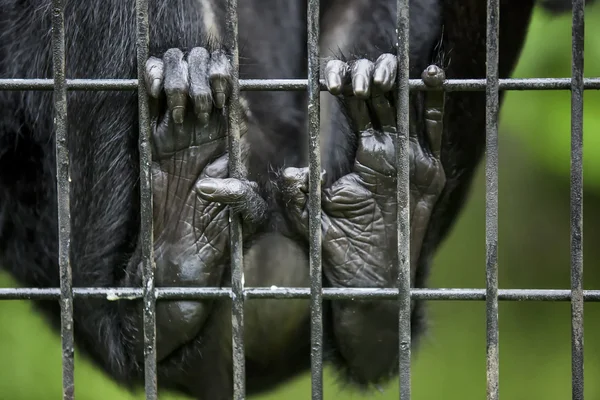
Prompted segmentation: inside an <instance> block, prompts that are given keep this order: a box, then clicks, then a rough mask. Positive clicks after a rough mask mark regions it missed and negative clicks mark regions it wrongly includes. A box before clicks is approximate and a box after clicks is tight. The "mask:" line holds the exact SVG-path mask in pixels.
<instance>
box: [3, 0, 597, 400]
mask: <svg viewBox="0 0 600 400" xmlns="http://www.w3.org/2000/svg"><path fill="white" fill-rule="evenodd" d="M413 1H415V0H413ZM397 5H398V8H397V25H398V37H397V50H398V52H397V54H398V74H397V76H398V87H397V90H398V99H399V101H398V109H397V116H398V125H397V132H398V137H397V141H396V161H397V166H398V169H397V170H398V191H397V196H398V197H397V201H398V204H399V207H398V216H397V223H398V227H397V228H398V251H397V254H398V262H399V267H400V268H399V271H400V273H399V277H398V288H397V289H342V288H322V280H321V274H322V272H321V271H322V266H321V227H320V220H321V208H320V201H321V200H320V199H321V185H320V171H321V160H320V148H319V122H320V102H319V95H320V92H321V90H324V89H325V85H324V83H323V81H321V80H320V71H319V69H320V63H319V0H309V2H308V10H307V11H308V43H307V46H308V47H307V49H308V56H309V57H308V72H309V76H308V79H306V80H304V79H276V80H260V79H249V80H241V81H240V80H239V79H238V77H239V69H238V68H239V62H238V57H239V52H238V40H237V38H238V26H237V22H238V20H237V0H227V41H228V42H227V44H228V47H229V48H230V49H231V50H232V58H231V61H232V66H233V74H234V75H233V77H234V80H233V82H234V85H233V92H232V95H231V98H230V101H229V104H228V105H227V111H228V115H229V117H228V127H229V128H228V129H229V137H230V141H229V154H230V157H229V160H230V171H231V173H232V176H233V177H236V178H241V177H242V176H241V161H240V158H241V157H240V132H239V125H238V121H239V109H238V108H237V107H236V106H235V105H236V104H237V101H238V99H239V92H240V90H244V91H252V90H271V91H283V90H295V91H300V90H308V94H309V106H308V116H309V118H308V121H309V123H308V132H309V165H310V175H309V188H310V190H309V216H310V221H309V229H310V234H311V239H310V272H311V287H310V289H308V288H307V289H305V288H277V289H271V288H248V289H245V288H244V287H243V269H242V267H243V258H242V240H241V224H240V221H239V219H238V217H237V216H233V218H232V219H231V221H232V222H231V226H230V232H231V251H232V256H231V260H232V287H231V290H229V289H221V288H206V287H203V288H189V287H188V288H155V287H154V268H155V265H154V254H153V235H152V232H153V229H152V188H151V175H150V166H151V152H150V120H149V110H148V103H147V100H148V99H147V94H146V90H145V87H144V85H143V82H142V79H141V77H142V76H143V68H144V65H145V63H146V60H147V59H148V48H149V35H148V21H149V20H148V0H136V12H137V62H138V79H123V80H120V79H110V80H107V79H104V80H94V79H71V80H69V79H66V78H65V65H66V64H65V63H66V61H65V27H64V0H54V1H53V11H52V12H53V14H52V54H53V64H54V67H53V76H54V79H29V80H26V79H0V90H53V91H54V121H55V122H54V132H55V140H56V170H57V200H58V229H59V232H58V235H59V260H58V262H59V267H60V288H57V289H36V288H14V289H13V288H5V289H0V299H2V300H7V299H13V300H14V299H36V300H42V299H43V300H58V301H60V305H61V313H62V318H61V338H62V365H63V399H73V398H74V391H75V386H74V336H73V299H74V298H84V297H85V298H107V299H111V300H125V299H126V298H127V299H140V298H141V299H143V304H144V307H143V313H144V357H145V391H146V398H147V399H152V400H154V399H157V398H158V391H157V387H158V383H157V373H156V372H157V364H156V323H155V322H156V321H155V315H156V314H155V307H156V300H162V299H170V300H194V299H206V298H231V299H232V327H233V330H232V341H233V343H232V345H233V380H234V382H233V388H234V399H235V400H242V399H244V398H245V361H244V342H243V337H244V315H243V310H244V300H245V299H246V298H263V299H266V298H271V299H284V298H288V299H289V298H303V299H310V300H311V302H310V304H311V332H312V333H311V382H312V398H313V399H322V398H323V315H322V301H323V300H333V299H350V298H352V299H371V300H374V299H380V300H393V299H396V300H397V301H399V304H400V312H399V316H398V317H399V327H398V329H399V360H398V362H399V371H400V374H399V380H400V399H401V400H408V399H410V395H411V389H410V379H411V378H410V377H411V375H410V359H411V350H410V348H411V337H410V329H411V326H410V310H411V299H420V300H476V301H482V300H485V301H486V315H487V318H486V332H487V336H486V337H487V340H486V344H487V346H486V349H487V370H486V371H487V399H488V400H497V399H498V398H499V368H498V367H499V348H498V336H499V328H498V300H505V301H522V300H529V301H533V300H538V301H539V300H546V301H570V302H571V321H572V335H571V343H572V398H573V399H575V400H580V399H583V393H584V391H583V389H584V384H583V306H584V301H600V290H583V93H584V90H585V89H600V78H594V79H584V77H583V76H584V74H583V64H584V63H583V61H584V58H583V49H584V0H573V21H572V77H571V78H570V79H569V78H565V79H538V78H535V79H502V80H501V79H499V77H498V58H499V46H498V44H499V38H498V33H499V18H500V17H501V16H500V7H499V0H487V6H488V7H487V9H488V10H487V12H488V17H487V73H486V79H466V80H447V81H446V82H445V83H444V86H443V87H444V90H445V91H447V92H450V91H482V90H485V91H486V149H487V154H486V164H485V174H486V266H485V267H486V289H467V288H465V289H460V288H456V289H410V252H409V245H410V232H409V226H410V224H409V222H410V221H409V213H408V210H409V208H408V203H409V194H408V193H409V192H408V188H409V174H408V171H409V165H408V149H409V148H408V136H409V121H408V107H409V92H410V91H411V90H431V89H428V88H427V87H426V86H425V85H424V84H423V82H422V81H421V80H420V79H409V70H408V65H409V58H408V55H409V52H408V49H409V41H408V36H409V35H408V34H409V26H410V21H409V12H408V10H409V0H398V3H397ZM568 89H570V90H571V290H554V289H548V290H544V289H498V253H497V249H498V111H499V101H498V99H499V96H498V92H499V90H568ZM68 90H98V91H100V90H137V91H138V98H139V124H140V132H139V134H140V135H139V150H140V196H141V198H140V200H141V235H142V237H141V238H142V245H143V287H142V288H73V287H72V274H71V264H70V256H69V253H70V236H71V229H70V222H71V221H70V203H69V196H70V183H69V182H70V178H69V168H70V164H69V153H68V147H67V91H68Z"/></svg>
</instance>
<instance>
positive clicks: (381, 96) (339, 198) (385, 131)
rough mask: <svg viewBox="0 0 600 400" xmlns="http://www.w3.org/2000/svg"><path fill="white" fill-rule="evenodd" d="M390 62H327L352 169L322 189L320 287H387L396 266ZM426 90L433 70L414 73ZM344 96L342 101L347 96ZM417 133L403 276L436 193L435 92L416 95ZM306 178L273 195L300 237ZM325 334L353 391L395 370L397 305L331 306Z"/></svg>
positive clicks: (439, 109)
mask: <svg viewBox="0 0 600 400" xmlns="http://www.w3.org/2000/svg"><path fill="white" fill-rule="evenodd" d="M395 70H396V58H395V57H394V56H393V55H390V54H384V55H382V56H380V57H379V58H378V59H377V60H376V61H375V62H371V61H369V60H357V61H355V62H351V63H344V62H340V61H336V60H334V61H331V62H330V63H329V64H328V66H327V67H326V69H325V71H326V73H325V76H326V82H327V85H328V88H329V90H330V92H333V93H345V94H346V96H347V97H349V98H347V99H346V101H347V102H348V103H349V109H350V110H351V113H350V117H351V118H352V119H353V124H354V126H356V127H357V136H358V148H357V152H356V157H355V159H354V164H353V167H352V171H351V172H350V173H349V174H347V175H345V176H343V177H341V178H340V179H338V180H337V181H335V182H334V183H333V184H332V185H331V186H330V187H326V188H325V189H324V190H323V200H322V211H323V214H322V230H323V262H324V264H323V265H324V273H325V275H326V277H327V281H328V282H329V284H331V285H332V286H336V287H355V288H366V287H378V288H383V287H393V286H395V284H396V279H397V274H398V269H397V265H398V263H397V260H396V238H397V234H396V232H397V231H396V212H397V207H396V166H395V147H394V144H395V140H396V130H395V126H396V119H395V108H394V106H393V102H394V101H393V96H389V94H390V90H391V89H392V88H393V82H394V79H395V76H394V73H395ZM423 77H424V80H425V81H426V82H428V84H430V85H441V83H442V82H443V79H444V77H443V71H442V70H441V69H440V68H438V67H437V66H431V67H429V68H428V69H427V70H426V71H424V73H423ZM350 97H351V98H350ZM425 98H426V100H425V113H424V118H425V124H424V125H423V126H424V131H423V132H419V131H418V127H419V126H420V125H419V124H417V123H413V124H412V125H411V130H410V138H409V141H410V144H409V146H410V222H411V225H410V229H411V241H410V246H411V272H412V273H411V275H412V276H413V279H414V273H415V271H416V266H417V264H418V261H419V260H418V259H419V254H420V250H421V245H422V242H423V237H424V234H425V232H426V230H427V227H428V224H429V218H430V217H431V213H432V210H433V207H434V205H435V203H436V201H437V199H438V197H439V195H440V193H441V191H442V189H443V188H444V185H445V175H444V170H443V168H442V164H441V161H440V158H439V157H440V146H441V137H442V115H443V94H442V93H441V92H431V93H427V95H426V96H425ZM307 173H308V170H307V169H306V168H304V169H292V168H290V169H287V170H285V171H284V172H283V174H282V184H281V186H282V188H283V190H282V195H283V200H284V201H285V204H286V206H287V209H288V211H289V214H288V217H289V218H290V219H291V221H292V222H293V224H294V225H295V226H296V227H297V228H298V229H299V231H300V232H303V233H305V234H306V232H307V217H308V211H307V209H306V192H307V186H308V184H307V176H308V175H307ZM332 313H333V335H334V337H335V342H336V345H337V348H338V351H339V353H340V355H341V357H342V359H343V364H344V367H345V368H347V372H348V374H349V375H350V377H351V378H352V379H353V380H354V381H356V382H357V383H361V384H369V383H380V382H381V381H385V380H387V379H388V378H390V377H391V376H392V374H393V373H394V371H395V368H396V365H397V362H396V360H397V352H396V349H397V343H398V326H397V315H398V313H397V305H396V304H395V303H382V302H370V301H360V302H357V301H335V302H332Z"/></svg>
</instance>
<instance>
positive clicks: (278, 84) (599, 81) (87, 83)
mask: <svg viewBox="0 0 600 400" xmlns="http://www.w3.org/2000/svg"><path fill="white" fill-rule="evenodd" d="M319 84H320V90H321V91H325V90H327V88H326V86H325V81H323V80H320V81H319ZM66 85H67V90H93V91H102V90H137V89H138V87H139V84H138V80H137V79H67V83H66ZM408 85H409V88H410V90H411V91H414V90H420V91H429V90H438V89H433V88H429V87H427V86H425V84H424V83H423V81H422V80H421V79H409V80H408ZM239 86H240V91H265V90H267V91H278V92H280V91H304V90H307V87H308V80H307V79H240V80H239ZM485 88H486V80H485V79H447V80H446V81H445V82H444V85H443V89H444V91H446V92H477V91H484V90H485ZM583 88H584V89H585V90H600V78H585V79H583ZM53 89H54V82H53V80H52V79H0V90H53ZM499 89H500V90H571V78H519V79H512V78H511V79H500V80H499Z"/></svg>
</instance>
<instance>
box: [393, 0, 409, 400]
mask: <svg viewBox="0 0 600 400" xmlns="http://www.w3.org/2000/svg"><path fill="white" fill-rule="evenodd" d="M396 7H397V8H396V26H397V29H396V31H397V34H398V37H397V38H396V48H397V54H396V55H397V57H398V74H397V77H398V82H397V83H398V89H397V90H398V103H397V108H396V123H397V126H396V174H397V175H396V185H397V187H396V204H397V205H396V229H397V243H396V245H397V249H396V254H397V262H398V305H399V311H398V342H399V343H398V370H399V375H400V376H399V379H400V400H410V357H411V354H410V353H411V351H410V350H411V349H410V346H411V326H410V325H411V321H410V316H411V315H410V314H411V301H410V276H411V271H410V195H409V192H410V188H409V183H410V182H409V178H410V164H409V147H408V142H409V134H410V123H409V115H410V113H409V107H410V91H409V74H410V71H409V56H410V46H409V36H410V17H409V0H398V2H397V4H396Z"/></svg>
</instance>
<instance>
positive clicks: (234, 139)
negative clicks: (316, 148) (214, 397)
mask: <svg viewBox="0 0 600 400" xmlns="http://www.w3.org/2000/svg"><path fill="white" fill-rule="evenodd" d="M237 6H238V2H237V0H228V1H227V17H226V20H227V21H226V24H227V35H226V36H227V46H228V48H229V51H231V66H232V75H233V76H232V77H233V80H232V82H233V86H232V91H231V97H230V98H229V103H228V106H227V113H228V114H227V115H228V126H229V173H230V174H231V176H232V177H234V178H238V179H240V178H243V176H242V161H241V148H240V107H239V101H240V84H239V47H238V14H237ZM230 212H231V211H230ZM230 221H231V222H230V226H229V234H230V240H231V290H232V303H231V323H232V338H231V340H232V345H233V399H234V400H243V399H244V398H245V397H246V364H245V363H246V361H245V350H244V262H243V243H242V225H241V220H240V217H239V215H235V214H233V213H232V214H231V216H230Z"/></svg>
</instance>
